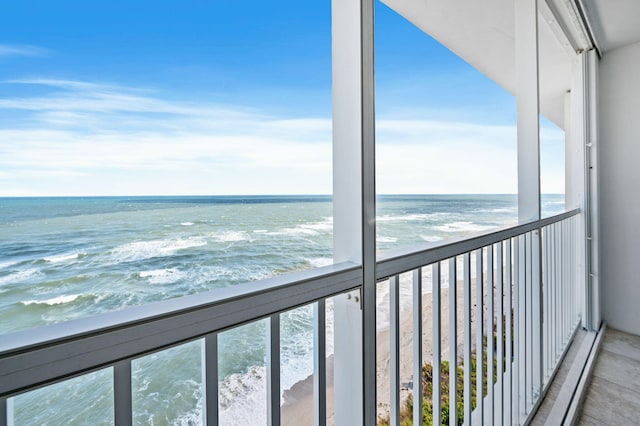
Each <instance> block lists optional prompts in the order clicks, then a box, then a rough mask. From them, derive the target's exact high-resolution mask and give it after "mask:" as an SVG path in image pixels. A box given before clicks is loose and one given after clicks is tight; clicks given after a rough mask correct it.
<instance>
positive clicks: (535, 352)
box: [515, 0, 544, 415]
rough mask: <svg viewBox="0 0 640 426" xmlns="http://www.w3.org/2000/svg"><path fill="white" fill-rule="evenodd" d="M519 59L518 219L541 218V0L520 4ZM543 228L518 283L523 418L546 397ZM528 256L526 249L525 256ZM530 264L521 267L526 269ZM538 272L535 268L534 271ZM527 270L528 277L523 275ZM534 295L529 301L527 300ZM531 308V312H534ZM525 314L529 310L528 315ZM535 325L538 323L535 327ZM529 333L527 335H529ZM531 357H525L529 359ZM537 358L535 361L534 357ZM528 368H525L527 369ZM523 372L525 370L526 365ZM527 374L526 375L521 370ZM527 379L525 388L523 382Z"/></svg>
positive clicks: (520, 1)
mask: <svg viewBox="0 0 640 426" xmlns="http://www.w3.org/2000/svg"><path fill="white" fill-rule="evenodd" d="M515 48H516V52H515V56H516V81H517V85H516V93H517V106H518V111H517V114H518V115H517V123H518V219H519V220H520V221H531V220H540V217H541V213H540V99H539V66H538V0H518V1H516V2H515ZM539 232H540V230H538V231H534V232H532V234H531V237H528V239H529V238H531V240H529V241H531V245H530V246H529V245H528V247H527V250H530V252H528V253H526V259H527V260H528V261H527V262H526V263H525V264H526V266H527V267H529V268H532V270H525V271H522V270H520V279H519V280H518V281H517V285H518V286H519V288H518V289H517V294H518V304H519V306H520V307H521V310H520V312H519V314H520V319H521V320H526V322H529V321H531V323H530V324H520V332H519V333H518V340H519V345H518V346H519V348H520V350H519V356H520V358H521V359H520V361H519V363H523V362H524V363H525V365H527V366H526V373H527V374H525V375H524V377H523V376H522V374H521V376H520V381H521V382H520V388H521V389H523V390H526V392H525V395H520V397H521V398H524V404H522V401H521V404H520V410H521V415H525V414H526V413H527V412H528V410H529V408H530V407H531V406H532V405H533V404H534V403H535V402H536V399H537V397H538V396H539V395H540V393H541V389H540V388H541V383H542V351H543V350H544V348H543V347H542V345H543V342H542V328H541V327H540V324H539V321H540V319H541V312H542V304H541V301H542V280H541V279H542V265H541V262H539V261H538V262H534V261H533V260H534V259H540V258H541V250H542V247H541V245H540V235H539V234H538V233H539ZM523 255H525V253H523V252H522V251H521V252H520V256H523ZM522 266H524V265H521V267H522ZM533 268H535V270H533ZM523 272H524V273H523ZM527 296H529V297H527ZM525 302H526V303H525ZM525 307H527V308H530V310H531V311H530V312H529V311H528V309H526V308H525ZM522 310H524V312H523V311H522ZM534 324H535V325H534ZM525 331H526V332H525ZM525 353H526V354H527V355H525V357H524V359H523V355H524V354H525ZM529 357H531V359H529ZM521 365H522V364H520V366H521ZM520 368H522V366H521V367H520ZM521 373H522V371H521ZM523 380H526V383H525V384H524V385H525V386H524V387H523V383H522V381H523Z"/></svg>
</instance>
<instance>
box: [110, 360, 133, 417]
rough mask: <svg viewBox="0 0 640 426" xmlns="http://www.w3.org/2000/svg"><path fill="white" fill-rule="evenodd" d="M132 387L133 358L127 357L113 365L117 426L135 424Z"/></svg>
mask: <svg viewBox="0 0 640 426" xmlns="http://www.w3.org/2000/svg"><path fill="white" fill-rule="evenodd" d="M132 401H133V399H132V389H131V360H130V359H125V360H123V361H119V362H117V363H115V364H114V365H113V402H114V404H113V405H114V407H113V408H114V419H115V424H116V426H131V425H132V424H133V403H132Z"/></svg>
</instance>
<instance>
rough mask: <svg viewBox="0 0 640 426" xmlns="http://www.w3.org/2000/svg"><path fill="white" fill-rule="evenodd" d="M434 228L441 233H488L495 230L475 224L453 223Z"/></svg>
mask: <svg viewBox="0 0 640 426" xmlns="http://www.w3.org/2000/svg"><path fill="white" fill-rule="evenodd" d="M433 228H434V229H435V230H437V231H441V232H452V233H454V232H456V233H466V232H480V231H486V230H487V229H491V228H493V226H490V225H480V224H477V223H473V222H451V223H447V224H444V225H439V226H434V227H433Z"/></svg>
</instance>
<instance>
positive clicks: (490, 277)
mask: <svg viewBox="0 0 640 426" xmlns="http://www.w3.org/2000/svg"><path fill="white" fill-rule="evenodd" d="M493 250H494V247H493V244H492V245H490V246H488V247H487V407H488V408H489V411H488V412H487V416H486V417H487V424H490V425H492V424H493V423H494V418H495V417H494V406H493V398H494V393H495V389H494V384H493V376H494V373H495V371H494V368H493V360H494V350H495V341H494V338H493V326H494V322H493V318H494V309H493V297H494V292H493V287H494V270H493Z"/></svg>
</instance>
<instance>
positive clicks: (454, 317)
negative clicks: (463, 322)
mask: <svg viewBox="0 0 640 426" xmlns="http://www.w3.org/2000/svg"><path fill="white" fill-rule="evenodd" d="M456 263H457V258H456V257H455V256H454V257H453V258H451V259H449V426H455V425H457V424H458V400H457V397H458V312H457V309H458V274H457V264H456ZM463 316H464V315H463ZM416 419H420V418H416V417H414V421H413V424H414V425H421V424H422V421H417V420H416Z"/></svg>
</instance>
